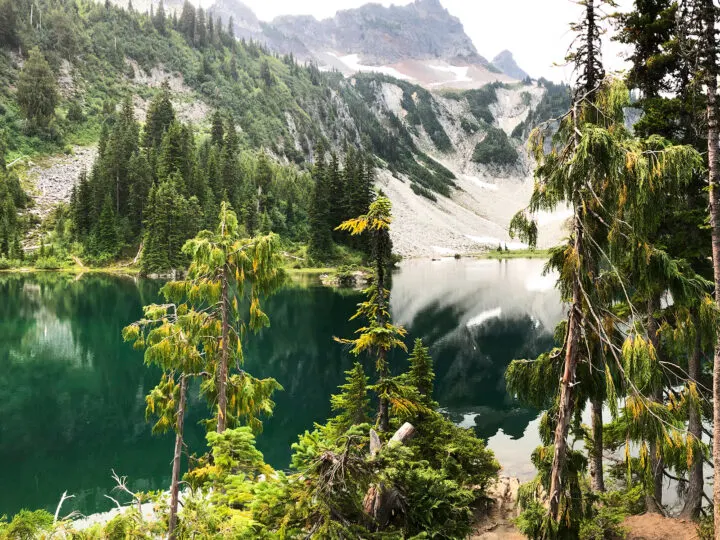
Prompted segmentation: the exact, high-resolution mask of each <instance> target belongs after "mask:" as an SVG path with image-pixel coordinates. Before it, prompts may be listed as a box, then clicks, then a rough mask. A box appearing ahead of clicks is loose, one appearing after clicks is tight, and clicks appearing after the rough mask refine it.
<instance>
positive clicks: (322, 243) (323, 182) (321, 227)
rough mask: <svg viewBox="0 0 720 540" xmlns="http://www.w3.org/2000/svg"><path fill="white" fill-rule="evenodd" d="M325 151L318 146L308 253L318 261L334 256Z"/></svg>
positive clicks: (314, 170) (314, 168)
mask: <svg viewBox="0 0 720 540" xmlns="http://www.w3.org/2000/svg"><path fill="white" fill-rule="evenodd" d="M324 153H325V150H324V148H323V147H322V146H318V148H317V149H316V151H315V166H314V167H313V173H312V175H313V180H314V181H315V186H314V188H313V194H312V201H311V203H310V245H309V247H308V252H309V253H310V256H311V257H312V258H313V259H314V260H316V261H324V260H328V259H329V258H330V257H331V256H332V248H333V244H332V236H331V226H330V181H329V178H328V171H327V166H326V163H325V156H324Z"/></svg>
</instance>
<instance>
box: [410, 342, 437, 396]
mask: <svg viewBox="0 0 720 540" xmlns="http://www.w3.org/2000/svg"><path fill="white" fill-rule="evenodd" d="M408 362H409V363H410V369H409V370H408V373H407V378H406V380H405V382H406V384H409V385H411V386H412V387H414V388H415V389H417V391H418V393H419V394H420V396H422V398H421V399H422V401H423V404H424V405H425V406H427V407H433V406H434V405H435V402H434V401H433V398H432V394H433V383H434V381H435V371H434V370H433V362H432V359H431V358H430V353H429V349H428V348H427V347H425V346H423V342H422V339H419V338H418V339H416V340H415V345H414V346H413V350H412V353H411V354H410V357H409V358H408Z"/></svg>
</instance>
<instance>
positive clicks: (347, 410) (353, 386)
mask: <svg viewBox="0 0 720 540" xmlns="http://www.w3.org/2000/svg"><path fill="white" fill-rule="evenodd" d="M345 375H346V376H347V377H346V382H345V384H342V385H340V387H339V389H340V390H341V392H340V394H335V395H333V396H332V397H331V398H330V405H331V407H332V410H333V411H335V412H337V413H338V414H337V415H336V416H335V417H334V418H333V419H332V420H331V421H330V422H329V425H330V426H331V427H332V428H333V429H335V430H337V432H338V433H344V432H345V431H347V430H348V429H350V428H351V427H352V426H356V425H359V424H364V423H366V422H369V421H370V418H369V416H368V410H369V408H370V400H369V399H368V379H367V376H366V375H365V371H364V370H363V367H362V364H361V363H360V362H355V363H354V364H353V367H352V369H350V370H348V371H346V372H345Z"/></svg>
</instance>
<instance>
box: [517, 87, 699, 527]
mask: <svg viewBox="0 0 720 540" xmlns="http://www.w3.org/2000/svg"><path fill="white" fill-rule="evenodd" d="M585 77H587V75H585ZM590 78H592V77H590ZM583 80H587V79H583ZM597 84H600V86H599V87H596V88H599V89H600V91H599V92H598V91H597V90H593V89H587V91H586V92H581V91H578V92H576V96H577V97H576V102H575V105H574V106H573V110H572V111H571V114H569V115H568V116H567V117H565V119H564V121H563V124H562V126H561V128H560V131H559V133H558V135H559V136H558V138H556V139H555V141H556V144H557V146H554V147H553V148H552V149H551V151H550V152H549V153H545V150H544V147H543V145H544V141H545V136H546V135H545V134H543V133H542V131H536V132H535V133H534V134H533V137H532V143H533V145H534V149H535V157H536V159H537V160H538V168H537V169H536V178H537V179H538V184H537V188H536V191H535V193H534V194H533V197H532V199H531V201H532V202H531V210H532V211H533V212H535V211H537V210H539V209H540V208H543V209H549V208H553V207H554V206H555V205H556V204H557V203H558V202H559V201H561V200H562V201H566V202H571V204H572V205H573V208H574V225H573V236H572V238H571V241H570V244H569V245H567V246H564V247H563V248H562V249H561V250H560V249H559V250H558V251H557V252H556V253H555V255H554V256H553V257H552V258H551V263H550V264H551V266H552V267H554V268H556V269H557V270H558V271H559V272H560V282H559V283H560V288H561V292H562V293H563V295H564V297H565V298H566V299H568V300H569V301H570V302H571V309H570V315H569V319H568V321H567V322H566V326H565V340H564V345H563V347H562V348H561V351H562V353H564V365H563V366H562V369H559V370H558V375H560V374H561V376H562V378H561V380H560V389H559V400H558V402H557V405H556V407H555V410H556V413H555V414H556V415H557V416H556V418H557V421H556V426H555V432H554V437H553V439H552V440H551V441H550V443H551V444H553V443H554V455H553V461H552V466H551V468H550V469H549V470H544V475H543V479H544V480H549V482H544V488H545V489H546V490H548V493H549V498H550V500H549V516H548V517H549V518H551V519H552V521H553V522H554V523H555V524H556V525H555V526H563V527H565V526H569V525H570V524H573V523H574V525H572V526H574V527H577V521H573V517H574V518H575V519H578V517H577V515H576V514H577V512H578V508H577V507H576V505H578V504H580V501H577V500H576V499H577V497H576V496H575V495H573V494H572V490H575V489H576V488H577V485H578V479H577V475H578V474H579V473H580V472H581V470H580V469H577V468H576V469H575V470H574V473H573V474H572V475H571V474H570V472H569V470H568V467H570V466H571V465H572V467H576V466H577V465H578V462H576V461H575V458H572V459H571V460H569V456H573V455H575V454H574V451H573V450H571V449H569V448H568V446H567V437H568V432H569V428H570V425H571V421H572V418H573V416H574V415H575V412H576V409H575V407H576V405H577V403H578V402H579V399H580V398H581V397H582V394H581V392H582V389H583V388H591V387H592V381H591V379H590V378H586V379H585V380H583V381H580V379H579V376H578V375H579V373H581V372H579V371H578V365H579V362H580V360H581V358H582V354H583V353H582V351H583V350H586V351H593V350H594V348H595V347H596V345H595V343H594V340H596V339H600V340H602V343H603V345H604V346H607V347H608V348H611V347H616V346H617V344H616V343H615V341H614V340H615V336H614V335H612V333H610V332H609V331H608V330H607V329H606V328H605V326H604V323H603V322H602V321H603V319H602V318H601V317H604V316H605V315H604V314H607V316H610V313H614V311H613V303H612V302H610V301H603V299H602V297H601V296H599V295H598V292H597V291H602V290H603V287H602V286H600V285H599V283H598V282H597V279H598V276H597V272H596V271H595V272H594V271H593V269H596V268H600V263H602V264H605V265H608V266H610V267H611V268H613V269H616V268H617V267H620V266H621V265H622V262H623V257H624V256H625V254H627V253H634V254H636V255H637V253H636V252H635V251H634V248H633V247H632V246H642V251H643V252H644V253H645V256H648V255H650V254H655V253H657V251H656V250H654V249H653V248H652V247H651V246H650V245H649V244H648V241H647V234H648V233H649V232H650V230H651V225H650V224H652V223H654V222H655V220H656V219H657V218H656V217H654V216H653V212H654V210H655V207H654V205H650V204H648V201H649V200H651V199H652V200H654V197H655V196H657V195H654V196H652V197H650V198H649V193H648V191H647V190H650V192H653V193H660V192H661V190H663V189H666V188H667V186H668V180H670V179H672V181H674V182H677V183H679V184H684V185H687V182H689V180H690V178H691V176H692V171H693V170H694V169H695V168H697V167H698V166H699V164H700V160H699V155H698V154H697V152H695V151H694V150H693V149H692V148H690V147H683V146H672V145H670V144H669V143H668V142H667V141H663V140H661V139H658V138H653V137H651V138H650V139H648V140H637V139H633V138H632V137H631V136H630V135H629V134H628V133H627V131H625V130H622V129H616V127H615V126H617V125H622V122H623V121H624V117H623V112H622V111H623V109H622V108H623V106H625V105H626V104H627V103H628V99H629V96H628V92H627V89H626V88H625V87H624V86H623V85H622V84H620V83H618V82H611V83H608V82H605V83H600V82H599V81H598V83H597ZM593 94H594V95H593ZM590 96H591V99H590ZM561 141H562V142H561ZM616 160H617V161H616ZM628 163H632V164H633V165H632V166H630V167H628V166H627V164H628ZM650 177H652V180H651V181H650V180H649V178H650ZM641 179H648V180H647V181H643V180H641ZM603 216H604V217H603ZM511 228H512V229H517V228H520V229H522V230H523V231H524V235H523V237H524V238H525V239H529V238H530V237H532V236H534V234H535V233H536V231H537V228H536V225H535V224H534V222H532V221H531V220H529V219H528V218H527V216H526V215H525V214H524V213H521V214H519V215H518V216H516V218H514V219H513V222H512V224H511ZM621 230H622V232H620V231H621ZM601 231H604V232H602V233H601ZM608 254H609V255H608ZM640 260H641V259H640ZM615 272H617V270H615ZM620 276H622V274H621V273H619V272H618V273H617V274H614V276H613V278H615V277H617V278H619V279H624V278H622V277H620ZM627 286H628V285H626V287H627ZM635 286H637V284H635ZM627 309H630V310H634V311H633V312H634V313H636V312H637V309H636V307H635V306H634V305H633V304H630V306H628V308H627ZM652 332H653V328H652V325H651V324H650V323H648V324H647V326H646V327H645V328H639V327H637V326H636V327H635V328H634V329H633V331H632V332H631V335H630V336H629V337H628V338H627V339H628V340H629V341H626V343H628V345H626V346H625V347H623V356H624V357H626V361H629V360H627V356H633V355H635V354H638V355H641V356H642V357H643V358H654V357H655V353H654V351H655V348H654V347H653V344H652V343H651V341H650V340H649V339H648V338H647V336H648V335H649V334H651V333H652ZM630 344H631V345H632V346H631V345H630ZM558 356H559V353H558ZM555 357H557V356H554V357H553V358H555ZM633 357H634V356H633ZM615 359H616V357H615V356H614V355H610V358H608V357H607V356H606V355H604V354H598V355H595V353H593V354H591V355H590V357H589V358H588V359H587V360H586V362H587V364H588V365H592V370H593V371H597V372H602V371H604V372H605V375H606V384H607V392H608V396H612V393H613V392H614V390H613V383H612V378H611V374H612V369H611V367H610V366H609V362H610V361H614V360H615ZM598 360H599V361H600V362H599V363H598ZM591 362H592V364H591ZM593 364H594V365H593ZM625 372H627V368H625ZM582 373H586V371H583V372H582ZM623 381H624V384H626V385H627V386H626V388H627V389H628V392H629V393H630V394H631V397H632V399H635V400H636V402H637V403H638V404H640V405H642V406H643V407H646V408H648V409H653V408H656V404H653V403H652V402H651V400H648V399H647V398H646V396H644V395H643V394H642V392H640V391H638V389H637V387H636V386H633V384H632V379H631V378H629V377H627V376H625V377H623ZM585 395H586V396H587V397H590V395H588V394H585ZM615 399H616V398H615V397H609V401H610V403H611V406H613V404H614V403H615ZM666 427H667V429H668V430H671V429H672V427H671V426H669V427H668V426H663V429H665V428H666ZM665 435H666V436H667V437H669V438H670V439H669V440H674V439H672V437H675V436H676V435H677V434H676V433H672V432H671V433H669V434H668V432H666V433H665ZM545 451H550V450H549V447H548V449H547V450H545Z"/></svg>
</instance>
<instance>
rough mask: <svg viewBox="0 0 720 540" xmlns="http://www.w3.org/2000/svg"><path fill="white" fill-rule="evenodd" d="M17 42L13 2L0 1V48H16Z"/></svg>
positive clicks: (11, 0)
mask: <svg viewBox="0 0 720 540" xmlns="http://www.w3.org/2000/svg"><path fill="white" fill-rule="evenodd" d="M19 42H20V40H19V38H18V32H17V15H16V14H15V9H14V8H13V0H0V46H3V47H17V46H18V45H19Z"/></svg>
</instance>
